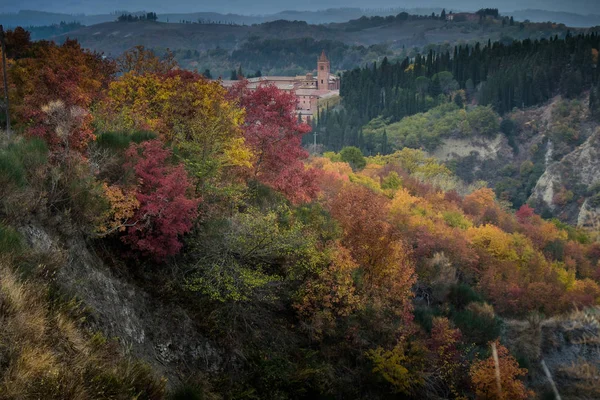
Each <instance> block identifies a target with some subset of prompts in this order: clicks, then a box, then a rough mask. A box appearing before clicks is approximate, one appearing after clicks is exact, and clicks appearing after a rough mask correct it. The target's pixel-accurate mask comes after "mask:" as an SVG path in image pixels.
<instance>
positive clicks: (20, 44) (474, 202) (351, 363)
mask: <svg viewBox="0 0 600 400" xmlns="http://www.w3.org/2000/svg"><path fill="white" fill-rule="evenodd" d="M579 40H581V41H584V43H588V42H585V41H586V40H589V43H590V46H593V43H594V42H593V40H597V37H594V36H588V37H581V38H577V39H576V38H567V41H566V42H563V45H562V46H563V47H561V46H559V44H560V43H561V42H560V40H557V41H554V40H553V41H552V42H550V43H552V44H553V45H556V46H559V48H561V49H563V50H562V52H561V53H560V54H563V55H565V57H566V56H567V55H569V54H571V53H570V50H569V49H570V48H571V47H570V46H571V44H572V43H579V42H578V41H579ZM596 43H597V42H596ZM7 45H8V47H7V54H6V55H7V56H8V71H7V73H8V79H9V95H10V99H11V103H10V110H9V111H10V113H11V116H12V121H13V131H12V132H6V131H3V132H1V135H2V136H1V137H2V141H1V148H0V185H1V187H2V189H3V190H2V191H1V192H0V265H1V268H0V277H1V279H0V319H1V322H2V323H1V324H0V339H1V340H0V360H1V361H2V362H0V397H2V398H7V399H39V398H41V397H44V398H48V399H81V398H86V399H130V398H137V399H163V398H173V399H182V398H185V399H189V398H200V399H221V398H223V399H230V398H236V399H315V398H331V399H347V398H352V399H389V398H398V397H400V398H414V399H422V398H431V399H437V398H439V399H441V398H444V399H446V398H453V399H465V398H466V399H469V398H479V399H482V398H486V399H506V398H510V399H528V398H534V396H535V395H538V396H546V397H547V396H552V386H551V385H550V383H549V381H548V378H547V377H546V375H545V374H544V372H543V370H542V369H541V367H540V361H542V360H543V361H545V362H546V365H548V368H549V371H550V374H551V375H552V376H554V379H555V380H556V382H558V383H559V389H560V390H561V392H562V393H563V394H565V396H566V395H573V396H580V397H584V398H586V397H587V398H594V397H597V395H598V388H597V385H596V380H595V378H596V376H597V375H598V373H599V372H598V371H599V369H600V365H598V359H597V357H596V356H595V353H594V352H593V351H590V349H593V346H597V343H598V337H599V335H600V332H599V331H598V326H599V325H598V311H597V310H598V308H597V307H598V305H599V304H600V263H599V262H600V244H599V243H598V242H597V241H596V236H595V233H594V232H592V231H589V230H584V229H579V228H575V227H572V226H570V225H567V224H564V223H561V222H559V221H558V220H545V219H543V218H541V217H540V216H539V215H536V214H535V212H534V210H533V209H532V208H531V207H529V206H528V205H523V206H521V207H520V208H519V209H518V211H517V212H514V210H511V209H510V207H508V206H507V205H506V203H505V202H503V201H501V200H500V199H498V198H497V196H496V195H495V193H494V191H493V190H491V189H490V188H487V187H485V186H483V185H481V184H467V183H465V182H464V181H462V180H461V179H460V178H459V177H457V176H456V174H454V173H453V172H452V171H451V170H450V169H449V168H448V166H446V165H445V164H443V163H441V162H439V161H437V160H436V159H434V158H432V157H429V156H428V155H427V154H426V153H425V152H424V151H422V150H419V149H411V148H402V149H399V148H398V149H395V148H393V147H390V150H389V151H384V153H386V154H385V155H373V156H369V157H364V156H363V154H362V153H361V151H360V149H358V148H356V147H349V146H346V147H344V148H343V149H341V150H340V151H339V152H337V151H336V152H325V153H324V154H323V155H322V156H316V155H315V156H309V153H308V152H307V151H306V150H305V149H304V148H303V147H302V146H301V143H302V139H303V137H305V136H307V135H308V134H309V132H310V130H311V127H310V126H308V125H307V124H304V123H301V122H300V121H298V119H297V117H296V116H295V114H294V111H295V107H296V98H295V96H294V95H293V94H291V93H289V92H282V91H279V90H278V89H277V88H275V87H273V86H261V87H259V88H258V89H257V90H254V91H251V90H248V89H247V87H246V83H245V82H244V81H243V80H242V81H240V83H239V84H238V85H236V86H234V87H233V88H232V89H231V90H229V91H227V90H226V89H224V88H223V87H222V86H221V85H220V84H219V82H215V81H209V80H207V79H205V78H204V77H203V76H202V75H200V74H198V73H196V72H190V71H185V70H182V69H177V68H174V64H173V63H172V60H163V59H161V58H160V57H158V56H156V55H155V54H154V53H152V52H151V51H148V50H140V49H138V50H136V51H132V52H130V53H128V54H126V55H125V56H124V57H123V58H121V59H119V60H117V61H118V62H113V61H111V60H108V59H105V58H103V57H102V56H101V55H99V54H96V53H91V52H89V51H86V50H83V49H82V48H81V46H80V45H79V44H78V43H77V42H76V41H71V40H69V41H66V42H65V43H63V44H60V45H57V44H54V43H52V42H31V41H30V40H29V37H28V33H27V32H26V31H24V30H23V29H16V30H14V31H9V32H7ZM549 46H550V45H549ZM575 47H577V46H575ZM492 48H495V49H497V50H496V51H498V52H499V51H500V50H498V49H503V47H502V46H499V45H494V46H493V47H491V48H482V49H480V51H481V52H483V53H485V54H489V52H490V51H491V50H489V49H492ZM486 49H488V50H486ZM589 50H590V52H591V49H589ZM515 51H516V50H515ZM469 53H470V52H469ZM494 54H495V53H494ZM573 54H579V53H577V52H573ZM581 54H584V52H583V51H582V53H581ZM507 55H510V52H508V51H507ZM464 57H465V58H466V59H467V60H468V59H469V57H471V56H470V55H469V56H468V57H467V56H464ZM498 58H501V57H500V56H498ZM434 59H435V60H440V61H439V62H440V63H441V58H437V57H435V58H434V57H433V55H432V58H431V60H432V63H431V64H430V65H429V64H428V63H427V62H426V60H425V62H423V63H420V64H410V65H412V67H411V66H409V65H406V67H405V68H404V69H403V70H402V71H401V72H400V68H399V67H397V68H396V67H395V68H396V69H395V70H394V71H398V76H399V77H400V76H402V77H403V79H408V77H409V76H412V74H413V72H411V71H421V73H422V74H423V75H425V72H424V71H426V70H427V68H429V69H430V72H428V74H430V75H432V76H434V75H435V74H436V73H437V74H439V73H440V71H442V68H441V67H440V68H439V69H438V70H437V71H435V68H436V67H434V66H433V65H437V63H438V61H435V63H434V62H433V60H434ZM557 62H558V61H557ZM499 63H500V64H501V61H500V60H499V59H495V63H493V62H491V61H490V62H489V63H486V64H482V65H490V68H489V70H491V69H492V67H491V66H492V65H498V64H499ZM416 65H419V66H418V67H417V66H416ZM427 65H429V66H428V67H427ZM440 65H441V64H440ZM556 65H557V68H558V66H560V65H561V64H556ZM388 69H389V70H390V71H391V70H392V66H391V65H388V66H386V69H384V70H385V71H388ZM581 69H582V70H581V76H582V77H581V79H582V80H583V79H585V80H588V79H589V80H590V81H592V80H593V79H596V78H595V77H594V76H595V75H591V76H588V75H584V74H586V73H587V72H586V71H587V70H586V69H585V65H582V67H581ZM377 71H379V67H377V68H376V69H375V68H373V69H371V68H369V69H363V70H362V71H361V70H357V71H354V72H350V73H349V74H355V75H361V76H362V75H364V76H365V81H368V80H369V77H375V76H379V75H377V74H378V72H377ZM434 71H435V72H434ZM560 72H561V74H562V73H563V71H560ZM415 73H416V72H415ZM486 74H489V71H488V72H486ZM486 74H482V75H479V78H478V79H479V80H482V76H491V75H486ZM348 76H354V75H348ZM382 76H383V75H382ZM385 76H386V77H387V76H389V77H390V78H391V79H392V82H393V81H394V78H393V77H394V76H396V75H394V74H389V75H385ZM471 76H474V75H471V74H470V73H466V72H465V73H464V74H463V75H462V77H461V78H460V82H461V83H465V84H466V79H468V78H469V77H471ZM471 79H473V78H471ZM488 79H489V78H488ZM433 80H434V81H436V79H433ZM438 81H439V75H438ZM357 82H358V80H357ZM350 83H351V82H350ZM381 85H382V86H380V87H384V89H385V88H387V87H388V82H387V81H382V82H381ZM458 85H460V84H458ZM440 86H441V84H440ZM351 87H352V85H350V86H348V88H346V89H344V90H345V91H347V90H349V89H350V88H351ZM456 89H458V88H456ZM440 90H443V89H440ZM453 90H454V89H453ZM346 93H348V92H346ZM380 93H385V90H383V91H380ZM390 93H393V90H392V92H390ZM413 96H416V95H414V94H413ZM443 96H444V95H440V96H437V97H436V99H435V100H431V101H432V102H433V103H432V107H433V106H434V105H436V104H441V105H440V106H439V107H441V108H440V109H439V110H438V111H437V112H438V113H440V114H444V116H440V115H437V114H435V113H436V112H434V111H433V110H435V109H434V108H431V110H430V111H429V112H430V113H431V114H430V115H429V116H428V118H431V119H433V120H435V119H436V118H446V117H445V116H449V117H448V118H449V119H451V118H452V119H454V118H463V117H464V118H466V121H468V122H469V124H470V125H469V127H468V128H467V127H462V128H461V129H462V131H463V132H464V134H465V135H469V134H471V133H472V132H473V131H477V132H479V133H481V134H485V133H484V132H486V129H488V128H489V129H495V127H493V126H492V127H491V128H490V127H489V126H488V123H487V121H490V120H494V119H493V118H490V116H491V115H495V114H494V111H493V109H492V108H489V107H485V106H481V107H478V108H473V109H469V110H468V111H467V110H464V109H463V107H464V103H465V101H467V100H468V98H462V101H463V103H462V104H461V103H460V101H458V100H453V103H452V104H442V103H443V102H442V101H441V100H438V99H442V98H443ZM455 96H456V95H455ZM461 96H462V95H461ZM430 97H431V96H430ZM393 100H394V99H390V102H389V103H388V102H387V101H383V102H382V103H381V104H379V103H377V104H375V105H374V106H373V107H374V108H373V110H374V111H373V112H374V113H375V112H376V111H377V110H379V108H378V107H379V106H381V110H387V108H386V105H387V104H395V103H394V101H393ZM348 101H352V97H351V96H348ZM354 101H356V99H355V100H354ZM349 104H352V103H349ZM348 109H349V110H351V107H348ZM369 110H370V109H369ZM367 112H371V111H367ZM367 115H369V114H367ZM363 117H364V116H363V114H360V113H359V114H357V117H356V118H359V119H360V118H363ZM494 121H495V120H494ZM0 122H1V123H3V124H4V123H5V122H6V121H4V120H2V121H0ZM463 122H464V121H463ZM490 123H491V122H490ZM495 123H498V121H495ZM415 124H418V122H417V121H415ZM478 124H479V125H478ZM459 125H460V124H459ZM462 125H464V123H463V124H462ZM373 129H376V128H373ZM402 132H403V131H402V129H398V130H394V131H393V132H392V130H390V132H389V135H390V139H389V140H390V143H392V139H391V138H392V137H393V138H394V140H396V138H397V139H398V140H403V141H405V140H408V139H407V138H408V136H410V134H408V135H405V134H404V133H402ZM417 139H419V140H420V138H417ZM402 143H404V142H402ZM385 149H386V150H387V147H386V148H385ZM574 310H580V311H579V312H577V313H573V311H574ZM581 310H584V311H581ZM586 346H591V347H586ZM492 349H495V352H496V356H497V357H494V355H493V353H492V351H493V350H492ZM574 354H578V355H579V357H575V356H574ZM495 358H496V359H497V361H495ZM496 365H497V367H496ZM498 371H499V373H500V377H501V378H500V389H499V388H498V381H497V373H498ZM499 390H500V391H501V393H499Z"/></svg>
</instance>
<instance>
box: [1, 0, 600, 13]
mask: <svg viewBox="0 0 600 400" xmlns="http://www.w3.org/2000/svg"><path fill="white" fill-rule="evenodd" d="M337 7H360V8H398V7H405V8H411V7H446V8H448V9H453V10H477V9H479V8H482V7H494V8H499V9H500V11H501V12H502V11H504V12H509V11H515V10H522V9H527V8H535V9H544V10H549V11H566V12H573V13H579V14H583V15H587V14H600V0H368V1H366V0H250V1H249V0H210V1H208V0H169V1H165V0H0V12H17V11H19V10H40V11H48V12H56V13H67V14H81V13H84V14H99V13H110V12H115V11H123V10H126V11H141V10H146V11H155V12H158V13H169V12H177V13H181V12H199V11H212V12H221V13H236V14H246V15H256V14H272V13H276V12H279V11H283V10H311V11H314V10H319V9H325V8H337Z"/></svg>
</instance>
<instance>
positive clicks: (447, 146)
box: [306, 33, 600, 224]
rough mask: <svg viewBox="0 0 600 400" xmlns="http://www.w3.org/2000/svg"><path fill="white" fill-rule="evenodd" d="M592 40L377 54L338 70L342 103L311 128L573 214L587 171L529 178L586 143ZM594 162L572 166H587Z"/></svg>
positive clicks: (594, 83)
mask: <svg viewBox="0 0 600 400" xmlns="http://www.w3.org/2000/svg"><path fill="white" fill-rule="evenodd" d="M599 48H600V36H598V34H596V33H592V34H586V35H576V36H575V35H570V34H569V35H567V36H566V37H565V38H559V37H554V38H551V39H549V40H539V41H538V40H535V41H531V40H525V41H521V42H518V41H517V42H513V43H511V44H502V43H492V42H488V43H487V44H479V43H478V44H476V45H474V46H468V45H467V46H457V47H455V48H454V49H453V50H448V51H444V52H435V51H433V50H432V51H430V52H429V53H427V54H426V55H423V56H421V55H417V56H416V57H415V58H414V59H410V58H406V59H405V60H403V61H398V62H395V63H391V62H389V61H388V60H387V59H384V60H383V62H382V63H373V64H371V65H368V66H366V67H364V68H356V69H354V70H351V71H347V72H345V73H344V74H343V76H342V82H343V84H342V90H341V96H342V103H341V105H340V106H338V107H337V108H335V109H332V110H328V109H326V108H323V109H322V110H321V112H320V114H319V118H318V120H317V122H316V125H315V126H314V129H315V130H316V131H317V133H318V134H319V135H318V136H319V138H320V139H319V143H320V144H321V145H322V146H323V147H324V148H325V149H326V150H335V151H339V150H340V149H342V148H343V147H344V146H357V147H358V148H360V149H361V151H362V152H363V153H364V154H378V153H380V154H389V153H392V152H394V151H396V150H398V149H402V148H403V147H409V148H415V149H423V150H426V151H427V152H429V153H430V154H432V155H435V156H436V157H438V158H439V159H440V160H442V161H448V162H449V164H448V166H449V167H450V168H451V169H452V170H453V171H454V172H455V173H456V174H457V175H458V176H460V177H461V178H462V179H464V180H465V181H467V182H475V181H477V180H485V181H487V182H489V183H490V184H491V185H492V186H493V187H494V188H495V191H496V194H497V195H498V196H500V197H502V198H503V199H504V200H508V201H510V202H511V203H512V204H513V206H514V207H515V209H518V208H519V207H520V206H521V205H523V204H524V203H526V202H527V201H528V200H529V198H530V196H534V197H532V199H531V201H530V204H531V205H535V206H536V210H537V211H538V212H540V213H543V214H544V215H545V216H552V215H554V216H559V217H560V218H561V219H562V220H564V221H568V222H570V223H578V219H579V220H580V217H579V212H580V211H581V207H580V206H581V204H582V203H584V202H585V201H586V199H588V198H589V199H592V198H594V196H595V195H596V193H597V189H596V186H595V184H596V183H597V182H596V180H595V179H594V178H590V179H588V178H586V177H583V176H573V175H571V178H570V179H565V180H564V181H563V182H562V183H559V182H558V180H559V179H552V180H549V179H547V178H546V177H544V182H543V183H540V185H542V186H541V187H540V188H538V189H536V190H534V187H536V184H537V181H538V179H540V178H541V176H542V174H543V173H544V171H545V170H546V168H547V167H549V166H550V164H551V163H552V162H560V161H561V159H562V158H563V157H566V156H567V155H568V154H569V153H571V152H574V151H576V149H577V147H578V146H583V145H584V144H585V143H587V142H586V141H588V140H590V141H591V142H590V143H595V142H594V140H595V139H594V138H595V136H596V134H597V128H598V121H599V120H598V117H597V115H598V113H599V110H600V108H599V107H600V101H599V97H598V94H597V93H598V80H599V71H600V64H599V63H600V60H599V57H598V49H599ZM308 142H309V141H308V140H306V143H308ZM461 147H462V149H461ZM588 147H589V146H588ZM590 148H592V151H595V150H594V149H595V147H594V146H592V147H590ZM492 149H494V150H492ZM494 153H497V154H494ZM580 160H581V158H580ZM591 160H593V157H592V158H591ZM593 165H594V162H593V161H591V164H590V163H587V162H586V163H585V164H583V163H582V162H579V165H578V167H577V168H576V169H577V170H580V169H582V170H588V169H590V168H591V170H592V171H596V170H595V169H594V168H595V167H593ZM567 169H570V168H569V167H567ZM563 172H564V171H563ZM563 172H561V173H563ZM555 185H558V186H557V187H556V188H553V186H555ZM542 187H543V188H546V189H544V190H546V192H545V193H546V194H545V195H543V196H542V195H541V191H542ZM561 191H562V192H561ZM560 193H562V194H560ZM565 193H566V197H564V196H565ZM557 196H558V197H557ZM590 201H591V203H588V204H595V203H594V202H593V200H590ZM558 204H561V207H556V205H558ZM567 204H570V207H566V208H565V207H563V206H566V205H567ZM576 204H579V206H577V205H576ZM594 207H595V206H594ZM594 207H592V208H594ZM582 218H583V216H582ZM585 218H587V217H585ZM579 223H580V224H582V223H583V222H581V221H579Z"/></svg>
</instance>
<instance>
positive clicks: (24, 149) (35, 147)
mask: <svg viewBox="0 0 600 400" xmlns="http://www.w3.org/2000/svg"><path fill="white" fill-rule="evenodd" d="M47 159H48V147H47V146H46V143H45V142H44V141H43V140H41V139H37V138H33V139H29V140H20V141H17V142H15V143H11V144H10V145H9V146H8V147H7V148H6V149H5V150H1V151H0V186H1V187H6V185H11V184H12V185H16V186H20V187H22V186H24V185H26V184H27V182H28V174H31V173H32V172H33V170H35V169H36V168H38V167H40V166H42V165H45V164H46V162H47Z"/></svg>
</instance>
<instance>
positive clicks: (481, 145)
mask: <svg viewBox="0 0 600 400" xmlns="http://www.w3.org/2000/svg"><path fill="white" fill-rule="evenodd" d="M505 141H506V140H505V138H504V136H503V135H496V137H495V138H494V139H486V138H471V139H453V138H446V139H444V143H443V144H441V145H439V146H438V147H437V148H436V149H435V151H434V152H433V153H431V155H432V156H433V157H435V158H437V159H438V160H440V161H449V160H452V159H456V158H461V157H467V156H469V155H471V154H472V153H477V155H478V158H479V159H481V160H487V159H495V158H498V156H499V155H500V154H503V155H505V156H506V155H508V156H509V157H512V155H511V153H510V148H509V149H508V154H505V153H506V150H507V146H506V144H505V143H504V142H505Z"/></svg>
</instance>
